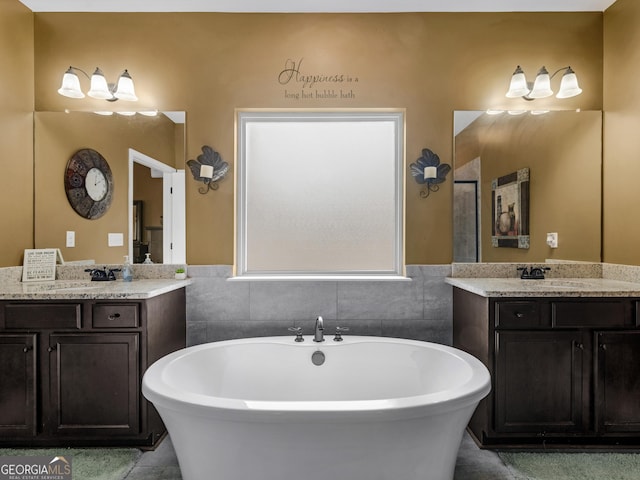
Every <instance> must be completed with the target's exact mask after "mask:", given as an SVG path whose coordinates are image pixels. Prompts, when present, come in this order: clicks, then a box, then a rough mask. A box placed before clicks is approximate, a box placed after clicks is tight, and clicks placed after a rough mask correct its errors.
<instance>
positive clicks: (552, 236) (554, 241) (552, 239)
mask: <svg viewBox="0 0 640 480" xmlns="http://www.w3.org/2000/svg"><path fill="white" fill-rule="evenodd" d="M547 245H549V246H550V247H551V248H558V234H557V233H547Z"/></svg>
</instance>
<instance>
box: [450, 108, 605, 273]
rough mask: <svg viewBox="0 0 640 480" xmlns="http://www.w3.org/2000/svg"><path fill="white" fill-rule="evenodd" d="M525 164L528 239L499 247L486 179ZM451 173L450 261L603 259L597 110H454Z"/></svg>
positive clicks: (598, 114) (599, 119)
mask: <svg viewBox="0 0 640 480" xmlns="http://www.w3.org/2000/svg"><path fill="white" fill-rule="evenodd" d="M523 168H528V169H529V175H530V180H529V233H530V239H529V240H530V244H529V246H528V248H504V247H497V246H495V245H494V244H492V238H491V234H492V230H494V229H493V228H492V224H491V222H492V220H491V219H492V216H495V212H493V211H492V208H493V209H495V208H496V205H492V200H491V199H492V182H493V181H495V179H498V178H500V177H503V176H504V175H508V174H510V173H511V172H515V171H518V170H520V169H523ZM453 178H454V200H453V216H454V218H453V231H454V239H453V251H454V259H453V261H454V262H527V263H533V262H543V261H545V259H555V260H575V261H589V262H600V261H601V228H602V225H601V212H602V193H601V192H602V187H601V185H602V112H600V111H575V110H571V111H549V112H524V113H521V114H519V115H511V114H509V113H507V112H502V113H498V114H494V115H490V114H487V113H486V112H480V111H456V112H454V177H453ZM547 233H557V234H558V247H557V248H550V247H549V246H548V245H547V243H546V236H547ZM494 243H495V242H494Z"/></svg>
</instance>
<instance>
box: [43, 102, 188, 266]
mask: <svg viewBox="0 0 640 480" xmlns="http://www.w3.org/2000/svg"><path fill="white" fill-rule="evenodd" d="M34 123H35V131H36V142H35V159H36V160H35V163H36V166H35V170H36V173H35V185H36V196H35V223H36V226H35V245H36V248H54V247H56V248H60V250H61V251H62V255H63V257H64V259H65V260H84V259H94V260H96V261H97V262H99V263H121V262H122V260H123V256H124V255H126V254H127V253H128V247H127V238H128V237H127V235H128V233H127V232H128V223H127V218H128V217H127V213H128V212H127V199H128V176H129V170H128V158H129V148H133V149H135V150H138V151H141V152H143V153H145V154H147V155H149V156H151V157H153V158H155V159H157V160H159V161H161V162H163V163H166V164H168V165H171V164H172V163H173V161H174V159H175V152H174V138H175V136H174V125H173V124H172V123H171V122H170V121H169V120H167V119H166V118H161V117H156V118H155V119H149V118H147V117H139V116H137V117H130V118H129V117H122V116H119V115H114V116H111V117H104V116H100V115H94V114H92V113H71V114H63V113H58V112H38V113H37V114H36V115H35V122H34ZM150 123H151V125H153V126H150ZM140 124H142V125H143V127H142V128H138V127H139V126H140ZM82 148H92V149H94V150H97V151H98V152H100V154H102V156H103V157H104V158H105V160H107V162H108V163H109V167H110V168H111V172H112V174H113V182H114V195H113V201H112V203H111V206H110V208H109V210H108V211H107V213H105V214H104V215H103V216H102V217H100V218H98V219H95V220H88V219H85V218H83V217H81V216H79V215H78V214H77V213H76V212H75V211H74V210H73V209H72V208H71V205H69V202H68V200H67V197H66V193H65V190H64V172H65V168H66V165H67V162H68V161H69V159H70V158H71V156H72V155H73V154H74V153H75V152H76V151H78V150H80V149H82ZM69 230H71V231H74V232H76V246H75V247H74V248H67V247H66V246H65V238H66V231H69ZM109 233H123V234H124V240H125V242H124V245H123V246H122V247H109V246H108V244H107V238H108V234H109Z"/></svg>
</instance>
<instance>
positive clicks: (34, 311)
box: [4, 303, 82, 330]
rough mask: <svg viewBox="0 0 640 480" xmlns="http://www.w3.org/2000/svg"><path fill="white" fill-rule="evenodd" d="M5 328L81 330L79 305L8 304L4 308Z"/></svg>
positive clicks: (80, 309)
mask: <svg viewBox="0 0 640 480" xmlns="http://www.w3.org/2000/svg"><path fill="white" fill-rule="evenodd" d="M4 322H5V328H15V329H31V328H43V329H48V330H51V329H61V328H71V329H80V328H81V327H82V308H81V304H79V303H42V304H8V305H5V306H4Z"/></svg>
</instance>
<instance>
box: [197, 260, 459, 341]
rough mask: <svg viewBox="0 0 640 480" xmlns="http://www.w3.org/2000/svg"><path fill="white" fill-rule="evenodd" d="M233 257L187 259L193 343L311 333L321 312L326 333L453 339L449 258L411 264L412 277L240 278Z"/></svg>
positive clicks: (437, 339) (429, 339) (408, 272)
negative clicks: (214, 261)
mask: <svg viewBox="0 0 640 480" xmlns="http://www.w3.org/2000/svg"><path fill="white" fill-rule="evenodd" d="M231 275H232V268H231V266H228V265H207V266H189V277H191V279H192V282H193V283H192V285H190V286H189V288H188V289H187V343H188V344H189V345H194V344H199V343H205V342H211V341H216V340H226V339H232V338H240V337H251V336H270V335H291V333H290V332H289V331H288V330H287V329H288V328H289V327H294V326H295V327H302V329H303V332H304V333H305V334H311V333H312V331H313V325H314V322H315V319H316V317H317V316H319V315H321V316H322V317H323V319H324V320H325V334H326V335H331V334H333V332H334V331H335V327H336V326H338V325H339V326H342V327H348V328H349V334H352V335H382V336H394V337H405V338H413V339H418V340H428V341H433V342H438V343H445V344H450V343H451V340H452V339H451V331H452V329H451V322H452V308H451V287H450V286H449V285H447V284H445V283H444V278H445V277H447V276H450V275H451V265H410V266H407V276H408V277H409V278H411V281H408V282H404V281H366V280H359V281H349V280H339V281H333V280H322V281H278V280H270V281H234V282H229V281H227V279H229V278H230V277H231Z"/></svg>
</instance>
